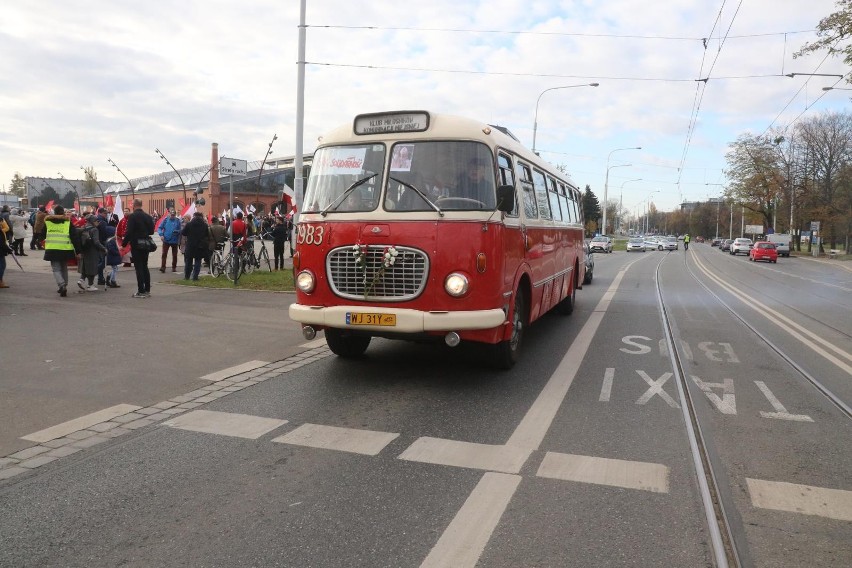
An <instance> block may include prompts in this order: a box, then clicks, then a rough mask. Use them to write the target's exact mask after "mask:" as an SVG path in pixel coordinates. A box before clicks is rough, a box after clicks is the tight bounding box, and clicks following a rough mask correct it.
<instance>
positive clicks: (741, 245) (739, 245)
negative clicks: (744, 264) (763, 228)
mask: <svg viewBox="0 0 852 568" xmlns="http://www.w3.org/2000/svg"><path fill="white" fill-rule="evenodd" d="M753 244H754V243H752V242H751V239H734V242H732V243H731V250H730V253H731V254H733V255H738V254H744V255H746V256H748V253H749V251H751V247H752V245H753Z"/></svg>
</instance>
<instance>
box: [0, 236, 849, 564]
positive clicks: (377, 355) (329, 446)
mask: <svg viewBox="0 0 852 568" xmlns="http://www.w3.org/2000/svg"><path fill="white" fill-rule="evenodd" d="M596 261H597V262H596V268H595V279H594V282H593V284H591V285H588V286H586V287H585V288H584V289H583V290H582V291H580V292H579V293H578V296H577V298H578V301H577V309H576V310H575V313H574V314H573V315H572V316H570V317H562V316H558V315H548V316H546V317H545V318H543V319H542V320H541V321H540V322H537V323H536V324H535V325H533V326H531V327H530V328H529V330H528V335H527V337H526V340H525V345H524V349H525V352H524V357H523V359H522V361H521V362H520V363H519V364H518V365H517V366H516V367H515V368H514V369H513V370H511V371H509V372H496V371H494V370H492V369H490V368H489V366H488V365H487V359H488V354H487V351H485V350H483V349H478V348H475V347H470V346H464V345H462V346H460V347H458V348H455V349H451V348H448V347H443V346H427V345H417V344H408V343H401V342H391V341H386V340H375V339H374V340H373V344H371V346H370V348H369V349H368V351H367V356H366V357H365V358H363V359H360V360H356V361H347V360H342V359H338V358H336V357H334V356H333V355H330V353H329V352H328V351H327V349H325V348H323V347H322V343H321V342H316V341H315V342H311V343H307V344H306V342H305V341H304V340H303V339H301V336H300V334H299V333H298V329H297V327H296V326H295V325H293V324H292V323H291V322H289V321H288V320H287V318H286V306H287V304H288V303H289V302H290V301H292V296H291V295H287V294H257V293H238V292H233V291H225V292H223V291H216V290H212V291H206V290H195V289H192V290H186V289H181V288H179V287H174V286H169V285H166V284H159V283H155V285H154V289H153V292H154V296H153V297H152V298H151V299H150V300H145V301H137V300H131V299H130V298H129V295H130V292H132V290H130V291H128V292H127V293H124V291H125V290H126V288H122V289H121V290H120V292H121V294H119V295H118V296H120V299H119V300H112V298H113V297H114V296H113V293H114V291H110V292H107V293H106V294H105V297H103V298H96V297H95V296H94V295H88V294H86V295H81V296H78V297H74V298H71V297H69V298H67V299H65V300H64V301H62V302H60V299H59V298H57V297H55V296H56V294H55V291H54V287H53V283H52V279H51V277H50V275H49V274H47V273H44V274H41V275H38V274H35V273H33V274H30V273H29V272H28V273H27V276H26V277H24V276H23V275H20V274H17V275H14V274H13V275H12V277H11V278H10V283H11V284H12V285H13V288H12V289H10V290H4V291H3V294H0V316H2V318H3V319H2V321H3V322H7V321H10V319H11V320H12V321H14V322H16V323H15V324H14V325H13V326H12V327H16V326H17V325H18V323H20V322H18V321H17V320H15V318H20V319H21V320H26V321H30V320H32V319H34V320H36V321H38V324H32V325H29V324H27V325H29V327H25V328H22V331H24V332H27V333H28V334H29V333H32V334H33V335H26V336H25V337H23V338H21V339H12V345H13V347H14V348H15V351H12V352H9V353H14V356H9V355H7V352H6V351H4V354H3V369H4V371H5V369H7V368H12V369H13V371H14V372H15V373H17V375H16V376H15V377H12V376H10V375H9V374H8V373H6V372H4V373H3V375H2V379H0V389H2V399H0V405H3V406H2V407H0V426H2V438H0V447H2V451H0V456H4V455H5V456H16V455H17V456H19V457H17V458H16V457H6V458H0V511H3V514H2V515H0V541H2V543H3V544H2V546H0V566H116V565H122V566H454V567H456V566H474V565H476V566H495V567H498V566H499V567H503V566H512V567H514V566H568V565H581V566H713V565H714V556H713V550H712V547H711V545H710V540H711V539H710V534H709V530H708V529H709V523H710V521H708V516H707V513H706V512H705V510H704V506H703V504H702V499H701V486H700V483H699V479H700V478H701V477H702V475H703V474H702V473H700V472H697V471H696V468H695V465H694V462H693V458H692V456H691V452H690V440H689V438H688V435H687V429H686V420H687V419H686V418H685V415H684V411H683V410H684V404H683V403H684V400H685V399H684V396H687V395H688V396H691V397H692V399H693V400H694V403H695V404H694V406H695V409H696V415H697V420H698V423H699V426H700V430H701V431H702V432H703V433H704V434H705V441H706V444H707V446H708V451H709V456H710V460H711V462H712V464H713V467H714V474H715V475H716V477H717V480H718V487H719V499H720V501H721V503H722V505H723V507H724V510H725V515H726V517H727V519H728V525H729V530H730V534H731V536H732V542H733V545H734V547H735V548H736V550H737V552H738V554H739V555H740V563H741V565H743V566H838V567H840V566H844V567H845V566H848V565H849V564H850V561H852V463H850V461H852V451H850V445H852V442H850V440H852V436H850V434H852V431H850V430H852V428H850V419H849V417H848V416H846V415H845V414H843V412H842V411H840V410H839V409H838V407H837V406H836V405H834V404H833V403H831V402H830V401H828V399H827V398H826V397H825V396H824V395H823V394H821V393H820V392H819V391H817V390H816V389H815V388H814V387H813V386H812V385H811V384H810V383H808V382H807V380H805V379H804V378H803V376H802V374H801V373H800V372H798V371H796V370H795V369H794V368H793V367H792V366H791V365H790V363H789V362H788V361H785V360H784V359H782V358H781V357H780V356H779V355H778V354H777V353H776V352H775V351H773V350H772V349H771V348H770V347H769V345H768V344H767V341H765V340H763V339H761V338H760V337H759V336H758V335H757V333H756V331H757V332H759V333H760V334H762V335H763V336H764V337H765V339H766V340H768V341H769V342H770V343H771V344H773V345H775V346H777V347H778V348H779V349H780V350H781V351H783V352H784V353H785V354H786V356H787V357H788V358H790V359H791V360H793V361H795V362H796V363H797V364H798V365H800V367H801V368H802V369H803V370H804V371H805V372H806V373H808V374H809V375H811V376H812V377H814V378H817V379H819V380H820V381H821V382H822V383H823V384H824V386H825V387H826V388H827V389H829V390H831V391H832V392H834V393H835V394H836V395H837V396H838V398H840V399H841V400H843V401H845V403H846V404H847V405H849V404H850V403H852V372H850V365H852V355H850V353H852V317H850V312H852V295H850V294H849V292H850V291H852V271H850V270H849V269H848V268H846V267H845V266H843V265H842V264H840V263H826V262H817V261H812V260H806V259H789V260H788V259H781V260H779V262H778V264H777V265H775V264H773V265H757V266H755V265H754V264H753V263H749V262H748V261H747V260H746V259H744V258H743V257H739V258H733V257H730V256H729V255H726V254H721V253H719V252H718V251H717V250H715V249H712V248H710V247H709V246H707V245H704V246H702V245H694V246H692V247H691V248H690V251H689V252H688V253H685V252H684V251H682V250H681V251H677V252H671V253H663V252H648V253H643V254H639V253H635V254H626V253H615V254H610V255H596ZM156 274H157V275H159V273H156ZM167 276H168V275H167ZM24 278H26V279H27V280H22V279H24ZM22 282H23V283H24V285H20V284H21V283H22ZM705 286H706V287H705ZM9 292H11V294H7V293H9ZM9 298H12V299H14V302H10V301H9ZM113 302H114V304H113ZM134 302H135V303H134ZM661 306H662V307H664V308H665V311H666V319H664V318H663V316H662V315H661V314H662V312H661ZM12 314H25V315H21V316H17V315H16V316H13V315H12ZM737 315H739V317H741V318H742V320H741V319H738V318H737ZM128 320H129V321H143V322H145V323H143V324H140V325H139V326H128V325H126V322H127V321H128ZM743 320H744V321H745V323H744V321H743ZM45 321H49V322H50V323H49V324H48V325H44V322H45ZM86 321H94V322H96V324H93V327H92V328H91V330H92V331H93V332H95V333H97V330H102V334H103V335H102V337H105V339H102V341H103V343H104V345H102V346H101V347H100V348H98V349H95V350H94V351H89V348H88V343H86V342H85V341H84V340H82V339H80V340H77V339H72V338H73V337H76V332H75V331H74V330H75V329H77V328H78V327H79V326H80V324H81V323H82V322H86ZM234 321H236V322H237V323H229V322H234ZM122 323H125V325H122ZM666 323H668V324H669V325H670V326H671V330H672V333H673V338H674V345H675V347H676V352H675V353H674V354H672V353H671V352H670V350H669V349H668V343H667V341H666V329H667V328H666V326H665V325H664V324H666ZM746 323H748V324H750V325H752V326H753V327H754V328H755V330H751V329H749V328H748V327H747V326H746ZM128 328H131V329H133V330H134V331H132V332H130V333H131V334H132V335H131V336H127V335H126V334H127V333H128V331H127V329H128ZM4 329H8V327H7V326H6V325H5V323H4ZM231 332H234V333H231ZM249 336H251V339H248V337H249ZM255 336H257V337H256V338H255ZM15 337H19V336H18V335H16V336H15ZM42 338H44V339H42ZM50 340H53V341H54V343H52V344H51V343H50ZM42 343H44V344H45V345H52V347H41V346H40V344H42ZM199 343H203V344H204V345H205V347H204V348H199V347H198V344H199ZM8 344H9V343H8V341H7V342H6V343H5V344H4V349H5V348H6V345H8ZM58 345H63V347H61V348H58V347H57V346H58ZM128 345H134V346H137V347H135V348H130V347H129V346H128ZM57 349H59V351H60V355H61V356H59V357H54V356H53V355H52V354H53V353H54V352H55V351H56V350H57ZM116 349H121V350H123V351H121V353H123V355H122V357H119V358H118V360H119V361H121V360H124V364H123V365H121V364H116V363H115V360H116V359H115V358H111V359H107V357H108V355H105V354H108V353H110V352H114V351H115V350H116ZM47 359H52V362H51V363H46V362H45V361H46V360H47ZM252 360H260V361H263V362H267V363H268V364H266V365H264V366H261V367H259V368H257V369H255V370H253V371H249V372H244V373H240V374H238V375H235V376H228V377H225V378H224V379H221V380H212V381H211V380H204V379H201V378H200V377H203V376H205V375H208V377H209V376H210V374H211V373H215V372H216V371H218V370H221V369H226V368H230V367H234V366H235V365H240V364H242V363H245V362H247V361H252ZM673 361H677V362H678V368H677V369H675V368H673V363H672V362H673ZM54 366H58V367H59V368H57V369H55V370H54V369H53V367H54ZM678 371H679V372H680V374H682V375H683V376H684V379H685V380H684V382H683V384H682V385H681V384H680V383H678V381H677V379H678V377H677V375H678ZM215 378H216V379H219V378H220V377H215ZM205 389H207V390H205ZM684 389H685V390H686V394H685V395H682V390H684ZM119 404H129V405H133V408H137V407H144V408H139V409H138V410H136V411H135V412H129V414H127V415H126V416H127V417H129V419H131V420H132V419H134V418H137V417H138V419H136V420H134V421H133V422H127V421H125V422H120V421H121V420H123V419H124V417H122V416H119V417H117V418H114V419H113V420H112V421H106V422H102V423H100V424H95V425H92V426H90V427H89V430H86V429H83V430H80V431H79V432H76V433H71V434H67V436H65V437H64V438H57V439H53V440H49V441H46V442H43V443H42V444H44V445H46V444H52V442H56V444H53V445H54V446H56V448H55V450H50V451H48V449H47V448H50V447H52V446H44V449H43V451H42V450H33V449H32V448H33V447H40V446H34V442H33V441H27V440H22V439H21V436H25V435H27V434H29V433H33V432H37V431H43V429H45V428H48V427H50V426H53V425H57V424H60V423H63V422H65V421H67V420H71V419H73V418H75V417H80V416H84V415H86V414H88V413H91V412H95V411H97V410H100V409H104V408H108V407H113V406H115V405H119ZM160 409H162V410H163V411H169V412H172V413H171V414H169V415H168V416H161V415H160V413H157V412H158V410H160ZM146 411H147V413H146ZM155 413H156V414H155ZM146 416H147V417H149V418H146ZM125 426H126V427H125ZM107 428H109V429H107ZM80 432H82V433H80ZM110 432H113V433H118V435H116V436H115V437H109V436H108V435H107V434H109V433H110ZM75 434H78V435H75ZM78 439H79V440H78ZM57 440H59V441H57ZM75 440H78V441H75ZM86 440H89V441H90V442H93V443H91V447H85V446H86V445H87V444H89V442H86ZM58 444H61V445H58ZM81 446H82V447H81ZM62 448H70V449H68V450H67V453H68V454H69V455H67V456H64V457H58V458H56V459H52V456H53V455H54V454H52V453H51V452H58V453H60V454H61V453H63V451H62ZM28 451H29V452H31V453H32V452H39V453H36V454H35V455H34V456H33V457H29V456H27V454H26V453H24V454H22V453H21V452H28ZM23 456H26V457H23ZM44 456H50V457H51V459H49V460H47V459H46V460H44V461H45V463H44V464H42V465H38V466H35V463H34V462H33V461H30V462H29V464H30V466H33V467H27V466H26V465H24V464H26V463H27V460H38V459H39V457H44ZM4 459H5V460H6V461H5V462H4V461H3V460H4ZM4 471H5V472H11V471H14V472H16V474H15V475H8V473H7V477H6V478H5V479H3V477H4V473H3V472H4ZM711 517H713V515H711Z"/></svg>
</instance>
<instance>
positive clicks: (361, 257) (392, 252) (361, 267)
mask: <svg viewBox="0 0 852 568" xmlns="http://www.w3.org/2000/svg"><path fill="white" fill-rule="evenodd" d="M352 256H353V257H355V268H356V269H357V270H358V271H359V272H360V273H361V278H362V282H363V284H364V299H365V300H366V299H367V298H368V297H369V296H370V294H371V293H372V292H373V290H374V289H375V287H376V284H378V282H379V280H381V279H382V276H384V274H385V272H387V270H388V269H390V268H391V267H392V266H393V265H394V264H395V263H396V257H397V256H399V251H398V250H396V247H394V246H388V247H385V250H384V251H383V252H382V264H381V266H380V267H379V269H378V270H377V271H376V273H375V274H374V275H373V278H372V280H371V281H370V283H369V285H368V284H367V246H366V245H362V244H361V243H355V244H354V245H352Z"/></svg>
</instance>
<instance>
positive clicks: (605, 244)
mask: <svg viewBox="0 0 852 568" xmlns="http://www.w3.org/2000/svg"><path fill="white" fill-rule="evenodd" d="M589 250H591V251H592V252H595V251H598V250H599V251H601V252H612V239H611V238H609V237H604V236H597V237H595V238H593V239H592V240H591V241H589Z"/></svg>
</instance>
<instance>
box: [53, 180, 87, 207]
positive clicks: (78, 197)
mask: <svg viewBox="0 0 852 568" xmlns="http://www.w3.org/2000/svg"><path fill="white" fill-rule="evenodd" d="M56 174H57V175H58V176H59V177H60V178H62V179H63V180H65V183H67V184H68V187H70V188H71V191H73V192H74V195H76V196H77V203H78V204H79V205H80V207H82V206H83V204H82V203H80V194H79V193H77V188H76V187H74V184H72V183H71V182H70V181H68V179H67V178H66V177H65V176H64V175H62V172H56Z"/></svg>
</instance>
